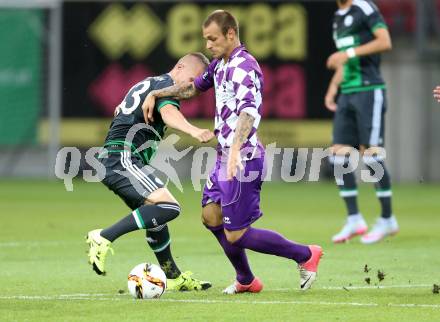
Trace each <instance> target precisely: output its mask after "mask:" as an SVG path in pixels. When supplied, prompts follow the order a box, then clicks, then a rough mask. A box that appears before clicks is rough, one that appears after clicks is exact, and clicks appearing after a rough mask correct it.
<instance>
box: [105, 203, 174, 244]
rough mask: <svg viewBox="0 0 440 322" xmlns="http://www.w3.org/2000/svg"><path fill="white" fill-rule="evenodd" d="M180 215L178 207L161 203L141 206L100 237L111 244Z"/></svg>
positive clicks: (107, 229)
mask: <svg viewBox="0 0 440 322" xmlns="http://www.w3.org/2000/svg"><path fill="white" fill-rule="evenodd" d="M179 213H180V207H179V205H177V204H175V203H170V202H161V203H158V204H155V205H143V206H140V207H139V208H137V209H135V210H134V211H133V212H132V213H131V214H130V215H128V216H127V217H124V218H122V219H121V220H120V221H119V222H117V223H116V224H114V225H112V226H110V227H108V228H106V229H104V230H103V231H102V232H101V236H102V237H104V238H105V239H108V240H109V241H111V242H113V241H114V240H115V239H117V238H119V237H120V236H122V235H125V234H127V233H129V232H131V231H134V230H138V229H150V228H155V227H158V226H160V225H163V224H166V223H167V222H169V221H171V220H173V219H174V218H176V217H177V216H178V215H179Z"/></svg>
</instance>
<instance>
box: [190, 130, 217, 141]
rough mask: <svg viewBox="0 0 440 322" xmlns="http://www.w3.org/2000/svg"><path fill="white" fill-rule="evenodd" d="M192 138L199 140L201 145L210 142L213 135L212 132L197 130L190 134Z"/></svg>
mask: <svg viewBox="0 0 440 322" xmlns="http://www.w3.org/2000/svg"><path fill="white" fill-rule="evenodd" d="M192 137H193V138H195V139H197V140H199V142H201V143H206V142H209V141H211V140H212V139H213V138H214V137H215V135H214V133H213V132H212V131H210V130H208V129H197V130H196V131H194V133H192Z"/></svg>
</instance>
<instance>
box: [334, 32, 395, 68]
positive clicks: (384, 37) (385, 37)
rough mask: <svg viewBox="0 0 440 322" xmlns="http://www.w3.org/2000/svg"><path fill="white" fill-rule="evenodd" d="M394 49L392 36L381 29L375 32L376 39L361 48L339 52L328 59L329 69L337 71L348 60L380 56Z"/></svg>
mask: <svg viewBox="0 0 440 322" xmlns="http://www.w3.org/2000/svg"><path fill="white" fill-rule="evenodd" d="M392 48H393V45H392V42H391V36H390V33H389V32H388V29H386V28H379V29H377V30H375V31H374V39H373V40H372V41H370V42H367V43H366V44H364V45H362V46H359V47H352V48H349V49H347V50H346V51H338V52H336V53H334V54H332V55H331V56H330V57H329V58H328V59H327V67H328V68H329V69H337V68H338V67H339V66H342V65H344V64H345V63H346V62H347V61H348V59H350V58H354V57H357V56H368V55H373V54H378V53H381V52H384V51H388V50H391V49H392Z"/></svg>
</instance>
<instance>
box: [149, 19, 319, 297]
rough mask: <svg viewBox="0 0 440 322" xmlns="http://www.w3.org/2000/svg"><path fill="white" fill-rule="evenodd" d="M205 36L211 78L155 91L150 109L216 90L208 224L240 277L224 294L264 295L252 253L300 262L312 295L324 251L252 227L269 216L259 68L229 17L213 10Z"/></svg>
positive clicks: (205, 216)
mask: <svg viewBox="0 0 440 322" xmlns="http://www.w3.org/2000/svg"><path fill="white" fill-rule="evenodd" d="M202 29H203V37H204V38H205V40H206V47H207V49H208V50H209V51H210V52H211V53H212V56H213V58H214V59H213V60H212V62H211V64H210V65H209V66H208V68H207V70H206V71H205V73H204V74H202V75H201V76H199V77H197V78H196V79H195V80H194V82H191V83H189V84H177V85H174V86H171V87H168V88H164V89H161V90H158V91H153V92H151V93H150V94H149V96H148V97H147V99H146V100H145V102H144V110H145V111H146V112H147V113H150V119H151V116H152V115H151V112H152V108H153V106H154V102H155V99H156V98H160V97H174V98H179V99H185V98H189V97H192V96H194V95H196V94H197V93H198V92H201V91H206V90H207V89H209V88H211V87H213V86H214V88H215V96H216V112H215V130H214V133H215V135H216V136H217V139H218V146H217V151H218V157H217V162H216V164H215V167H214V169H213V170H212V172H211V174H210V176H209V178H208V180H207V182H206V185H205V188H204V191H203V198H202V208H203V210H202V220H203V223H204V225H205V226H206V228H207V229H209V230H210V231H211V232H212V233H213V234H214V236H215V237H216V238H217V240H218V242H219V243H220V245H221V246H222V248H223V250H224V252H225V254H226V256H227V257H228V259H229V261H230V262H231V264H232V265H233V266H234V268H235V271H236V281H235V282H234V284H232V285H231V286H229V287H227V288H226V289H225V290H224V293H226V294H235V293H242V292H252V293H257V292H260V291H261V290H262V288H263V284H262V282H261V280H260V279H259V278H258V277H255V276H254V274H253V273H252V271H251V268H250V266H249V263H248V260H247V257H246V252H245V250H246V249H250V250H253V251H256V252H259V253H265V254H270V255H276V256H281V257H284V258H287V259H289V260H291V261H292V262H296V263H297V264H298V268H299V271H300V288H301V289H303V290H305V289H308V288H310V287H311V285H312V283H313V282H314V280H315V279H316V271H317V268H318V264H319V260H320V258H321V256H322V249H321V247H319V246H314V245H312V246H307V245H301V244H297V243H294V242H292V241H290V240H288V239H286V238H285V237H283V236H282V235H280V234H278V233H276V232H274V231H271V230H266V229H257V228H254V227H251V225H252V223H253V222H255V221H256V220H257V219H259V218H260V217H261V216H262V212H261V210H260V190H261V186H262V183H263V177H262V175H263V174H262V172H263V164H264V148H263V146H262V145H261V143H260V142H259V140H258V136H257V129H258V126H259V123H260V120H261V114H262V94H263V74H262V72H261V69H260V66H259V65H258V63H257V61H256V60H255V58H254V57H253V56H252V55H251V54H250V53H249V52H248V51H247V50H246V48H245V47H244V46H243V45H241V43H240V39H239V28H238V23H237V21H236V19H235V18H234V17H233V16H232V15H231V14H230V13H229V12H227V11H224V10H216V11H214V12H213V13H212V14H210V15H209V16H208V17H207V19H206V20H205V22H204V23H203V28H202ZM147 118H148V116H147ZM250 176H253V178H250ZM252 179H253V180H252Z"/></svg>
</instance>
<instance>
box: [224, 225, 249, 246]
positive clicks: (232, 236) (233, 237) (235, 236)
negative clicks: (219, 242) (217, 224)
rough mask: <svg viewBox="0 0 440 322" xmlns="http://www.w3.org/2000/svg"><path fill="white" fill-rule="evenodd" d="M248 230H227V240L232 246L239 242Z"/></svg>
mask: <svg viewBox="0 0 440 322" xmlns="http://www.w3.org/2000/svg"><path fill="white" fill-rule="evenodd" d="M247 230H248V227H246V228H244V229H241V230H227V229H225V235H226V239H227V240H228V242H229V243H230V244H233V243H235V242H237V241H238V240H239V239H240V238H241V237H242V236H243V235H244V233H245V232H246V231H247Z"/></svg>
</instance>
